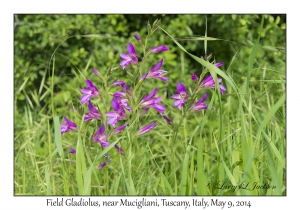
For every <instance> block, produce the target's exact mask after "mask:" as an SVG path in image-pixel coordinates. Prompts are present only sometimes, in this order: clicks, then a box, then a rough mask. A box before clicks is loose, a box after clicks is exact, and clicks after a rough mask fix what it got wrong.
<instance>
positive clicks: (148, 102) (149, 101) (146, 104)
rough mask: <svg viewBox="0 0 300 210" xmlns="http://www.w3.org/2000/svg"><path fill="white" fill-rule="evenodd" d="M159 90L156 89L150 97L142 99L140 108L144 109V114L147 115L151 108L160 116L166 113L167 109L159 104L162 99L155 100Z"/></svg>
mask: <svg viewBox="0 0 300 210" xmlns="http://www.w3.org/2000/svg"><path fill="white" fill-rule="evenodd" d="M157 91H158V88H155V89H154V90H153V91H152V92H151V93H150V94H149V95H147V96H146V97H145V98H143V99H142V101H141V102H140V106H141V107H142V108H144V110H143V113H146V112H147V111H148V110H149V108H150V107H152V108H154V109H156V110H157V111H158V112H159V113H160V114H162V113H163V112H164V111H166V108H165V107H164V106H163V105H162V104H158V103H159V102H160V101H161V99H162V98H161V97H158V98H155V97H154V96H155V95H156V93H157Z"/></svg>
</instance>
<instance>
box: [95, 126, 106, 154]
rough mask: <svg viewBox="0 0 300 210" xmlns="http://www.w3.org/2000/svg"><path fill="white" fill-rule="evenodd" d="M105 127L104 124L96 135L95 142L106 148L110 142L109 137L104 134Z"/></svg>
mask: <svg viewBox="0 0 300 210" xmlns="http://www.w3.org/2000/svg"><path fill="white" fill-rule="evenodd" d="M104 131H105V126H104V124H102V125H101V126H100V128H99V130H98V131H97V132H96V133H95V135H94V137H93V140H94V141H96V142H99V143H100V144H101V145H102V146H103V147H104V148H106V147H108V146H109V142H108V141H107V139H106V138H107V135H106V134H104Z"/></svg>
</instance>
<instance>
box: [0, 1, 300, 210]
mask: <svg viewBox="0 0 300 210" xmlns="http://www.w3.org/2000/svg"><path fill="white" fill-rule="evenodd" d="M0 4H1V6H0V8H1V13H0V14H1V19H0V20H1V33H0V41H1V50H0V53H1V64H2V65H1V67H2V68H1V77H0V78H1V82H0V88H1V90H2V100H1V109H0V112H1V115H0V116H1V120H0V122H1V126H0V128H1V134H2V135H1V137H2V138H1V147H0V148H1V152H0V155H1V158H0V161H1V179H0V187H1V188H0V193H1V208H3V207H4V208H3V209H13V208H17V207H20V208H24V207H30V208H31V209H32V210H33V209H41V207H42V208H43V207H46V199H47V198H52V199H53V198H56V197H13V151H14V150H13V14H14V13H97V14H100V13H139V14H143V13H173V14H177V13H203V14H210V13H228V14H231V13H240V14H242V13H254V14H255V13H270V14H274V13H287V55H288V58H287V68H288V69H289V70H288V71H287V82H288V83H287V90H288V93H287V97H288V98H287V105H288V107H287V117H288V121H287V126H288V128H287V131H288V133H287V150H288V151H287V160H288V165H287V169H288V172H287V175H288V178H287V196H286V197H217V198H219V199H220V200H227V201H229V200H231V201H237V200H251V202H252V207H251V209H262V208H265V207H267V208H272V209H282V208H286V207H296V206H298V205H299V204H298V200H299V198H298V196H297V195H298V193H297V192H298V191H299V189H300V188H299V184H298V183H299V182H298V180H297V178H296V177H297V176H298V175H299V166H298V165H299V163H298V162H299V161H298V157H297V156H296V154H300V153H299V148H300V147H297V144H298V145H299V139H298V138H296V137H297V136H298V135H297V134H298V132H297V130H299V124H298V118H297V117H298V116H299V107H300V106H299V103H298V102H297V99H298V97H299V94H298V84H299V81H298V80H299V79H298V78H300V77H297V76H299V72H300V69H299V67H298V65H297V64H298V60H299V52H298V51H299V47H298V46H299V44H298V43H299V41H298V39H299V29H298V28H299V25H300V24H299V20H300V19H299V12H298V11H296V8H298V7H297V5H296V4H295V5H293V3H291V2H288V1H285V2H282V1H271V0H268V1H261V0H260V1H258V0H252V1H246V2H241V1H238V0H234V1H221V0H219V1H210V2H208V1H196V0H194V1H189V0H185V1H184V3H183V2H182V1H161V0H159V1H158V0H151V1H137V0H136V1H128V0H127V1H124V0H123V1H112V0H111V1H101V0H97V1H95V0H93V1H77V0H73V1H62V0H60V1H57V0H52V1H37V0H36V1H33V0H27V1H19V0H18V1H16V0H15V1H6V2H4V1H2V2H1V3H0ZM297 50H298V51H297ZM3 64H4V65H3ZM296 196H297V197H296ZM74 198H75V199H79V198H80V197H74ZM84 198H87V197H84ZM130 198H141V197H130ZM147 198H148V197H147ZM159 198H160V199H161V198H163V197H159ZM166 198H167V199H169V200H172V199H173V200H179V199H191V198H192V197H166ZM198 198H200V197H198ZM204 198H205V199H206V200H208V199H211V198H210V197H204ZM212 198H216V197H212ZM92 199H94V200H97V199H99V200H104V199H105V200H114V199H120V197H92ZM153 199H155V198H153ZM5 207H6V208H5ZM48 208H51V207H48ZM77 208H78V209H79V208H80V209H81V208H87V207H77ZM89 208H94V207H89ZM298 208H299V207H298ZM105 209H106V208H105ZM112 209H114V208H112ZM125 209H126V208H125ZM127 209H135V207H134V208H132V207H131V208H127ZM143 209H144V208H143ZM166 209H171V207H166ZM178 209H179V208H178ZM180 209H183V208H180ZM197 209H199V208H197ZM209 209H214V208H209ZM217 209H220V208H217ZM292 209H297V208H292Z"/></svg>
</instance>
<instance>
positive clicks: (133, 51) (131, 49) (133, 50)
mask: <svg viewBox="0 0 300 210" xmlns="http://www.w3.org/2000/svg"><path fill="white" fill-rule="evenodd" d="M127 51H128V53H129V54H134V55H136V53H135V49H134V46H133V44H131V43H129V44H128V45H127Z"/></svg>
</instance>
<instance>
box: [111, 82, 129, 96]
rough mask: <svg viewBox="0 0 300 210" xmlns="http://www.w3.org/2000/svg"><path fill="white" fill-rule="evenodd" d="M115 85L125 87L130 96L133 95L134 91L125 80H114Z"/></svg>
mask: <svg viewBox="0 0 300 210" xmlns="http://www.w3.org/2000/svg"><path fill="white" fill-rule="evenodd" d="M113 85H115V86H121V87H122V88H123V90H124V91H125V92H127V93H128V94H129V95H130V97H132V91H131V90H130V88H129V87H128V86H127V85H126V83H125V82H123V81H122V80H119V81H116V82H114V83H113Z"/></svg>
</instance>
